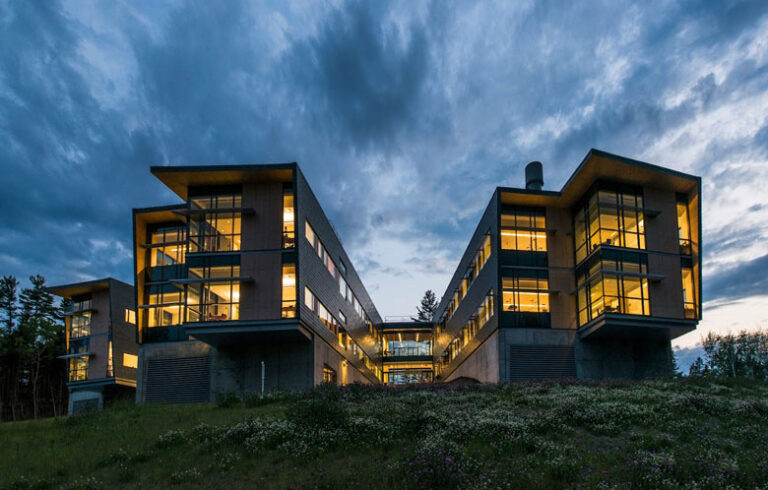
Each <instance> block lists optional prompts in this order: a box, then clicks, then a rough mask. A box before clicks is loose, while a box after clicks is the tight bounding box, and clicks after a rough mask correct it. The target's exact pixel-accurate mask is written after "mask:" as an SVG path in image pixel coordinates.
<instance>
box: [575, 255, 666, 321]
mask: <svg viewBox="0 0 768 490" xmlns="http://www.w3.org/2000/svg"><path fill="white" fill-rule="evenodd" d="M647 274H648V263H647V257H646V256H645V254H641V253H636V252H619V251H612V250H604V251H602V252H601V253H600V254H599V255H595V256H593V257H592V258H591V259H590V260H589V262H587V263H586V264H584V265H582V266H581V267H579V268H578V269H577V270H576V277H577V295H576V302H577V307H578V311H579V325H584V324H586V323H587V322H589V321H591V320H593V319H595V318H597V317H598V316H600V315H602V314H603V313H623V314H626V315H650V314H651V311H650V300H649V296H648V278H647Z"/></svg>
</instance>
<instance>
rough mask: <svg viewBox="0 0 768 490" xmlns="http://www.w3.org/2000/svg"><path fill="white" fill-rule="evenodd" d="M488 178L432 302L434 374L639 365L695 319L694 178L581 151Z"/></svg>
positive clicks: (571, 372) (613, 374) (622, 371)
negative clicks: (566, 170) (546, 168)
mask: <svg viewBox="0 0 768 490" xmlns="http://www.w3.org/2000/svg"><path fill="white" fill-rule="evenodd" d="M542 186H543V178H542V166H541V163H539V162H532V163H530V164H529V165H528V166H527V167H526V187H525V188H524V189H519V188H509V187H498V188H497V189H496V191H495V192H494V193H493V196H492V197H491V200H490V202H489V203H488V207H487V208H486V210H485V212H484V214H483V216H482V218H481V220H480V223H479V224H478V226H477V229H476V230H475V233H474V235H473V236H472V239H471V240H470V243H469V245H468V247H467V249H466V252H465V253H464V256H463V257H462V259H461V261H460V262H459V267H458V269H457V270H456V273H455V274H454V276H453V278H452V280H451V282H450V284H449V285H448V288H447V290H446V292H445V295H444V296H443V298H442V301H441V303H440V306H439V309H438V312H437V315H436V318H435V323H436V328H435V335H434V346H433V353H434V362H435V366H436V379H439V380H443V381H452V380H455V379H460V378H471V379H475V380H478V381H481V382H499V381H513V380H521V379H532V378H556V377H577V378H590V379H602V378H642V377H647V376H655V375H664V374H670V373H671V372H672V366H673V358H672V351H671V346H670V340H671V339H673V338H675V337H677V336H679V335H682V334H684V333H686V332H690V331H692V330H693V329H695V328H696V325H697V323H698V321H699V320H700V319H701V218H700V217H701V179H700V178H699V177H695V176H692V175H687V174H684V173H681V172H677V171H673V170H670V169H667V168H663V167H658V166H655V165H650V164H647V163H643V162H639V161H637V160H632V159H629V158H624V157H621V156H618V155H612V154H610V153H606V152H602V151H599V150H594V149H593V150H590V151H589V153H587V155H586V157H585V158H584V160H583V161H582V162H581V164H580V165H579V166H578V168H577V169H576V170H575V172H574V173H573V175H571V177H570V178H569V179H568V181H567V182H566V183H565V185H564V186H563V188H562V189H561V190H560V191H546V190H542Z"/></svg>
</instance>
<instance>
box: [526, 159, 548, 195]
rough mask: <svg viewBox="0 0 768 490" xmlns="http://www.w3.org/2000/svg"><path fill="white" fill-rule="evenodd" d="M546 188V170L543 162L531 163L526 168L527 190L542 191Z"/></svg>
mask: <svg viewBox="0 0 768 490" xmlns="http://www.w3.org/2000/svg"><path fill="white" fill-rule="evenodd" d="M542 186H544V170H543V168H542V166H541V162H531V163H529V164H528V165H526V166H525V188H526V189H528V190H532V191H540V190H541V188H542Z"/></svg>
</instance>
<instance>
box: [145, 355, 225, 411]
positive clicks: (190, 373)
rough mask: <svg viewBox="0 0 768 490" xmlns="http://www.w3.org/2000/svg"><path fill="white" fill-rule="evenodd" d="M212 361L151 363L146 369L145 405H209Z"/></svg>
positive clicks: (190, 359)
mask: <svg viewBox="0 0 768 490" xmlns="http://www.w3.org/2000/svg"><path fill="white" fill-rule="evenodd" d="M210 363H211V358H210V357H209V356H204V357H177V358H169V359H150V360H149V361H148V365H147V377H146V379H147V384H146V388H145V390H146V401H147V402H148V403H158V402H160V403H202V402H207V401H209V396H210V395H209V393H210V385H211V370H210Z"/></svg>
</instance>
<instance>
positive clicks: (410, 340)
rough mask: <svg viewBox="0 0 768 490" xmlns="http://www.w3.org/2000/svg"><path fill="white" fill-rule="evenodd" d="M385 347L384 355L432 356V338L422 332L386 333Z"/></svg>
mask: <svg viewBox="0 0 768 490" xmlns="http://www.w3.org/2000/svg"><path fill="white" fill-rule="evenodd" d="M383 348H384V352H383V355H384V357H400V356H431V355H432V339H431V336H430V334H429V333H422V332H398V333H386V334H384V345H383Z"/></svg>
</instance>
